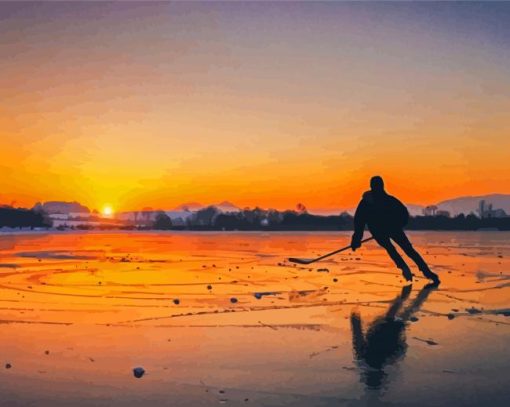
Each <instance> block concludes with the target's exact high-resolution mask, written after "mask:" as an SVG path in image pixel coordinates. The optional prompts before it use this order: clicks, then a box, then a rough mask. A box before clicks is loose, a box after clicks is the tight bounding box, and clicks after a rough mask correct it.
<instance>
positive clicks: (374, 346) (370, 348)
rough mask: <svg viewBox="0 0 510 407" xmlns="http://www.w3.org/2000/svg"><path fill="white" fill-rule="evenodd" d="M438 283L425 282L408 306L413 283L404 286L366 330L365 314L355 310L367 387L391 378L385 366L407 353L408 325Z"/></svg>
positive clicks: (356, 348) (355, 339) (355, 343)
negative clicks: (363, 321)
mask: <svg viewBox="0 0 510 407" xmlns="http://www.w3.org/2000/svg"><path fill="white" fill-rule="evenodd" d="M436 288H437V286H436V285H433V284H429V285H427V286H425V287H424V288H423V289H422V290H421V291H420V292H419V294H418V295H417V297H416V299H415V300H414V301H412V302H411V303H410V304H409V305H408V306H407V307H404V303H405V301H406V300H407V299H408V297H409V294H410V293H411V289H412V285H408V286H405V287H404V288H402V292H401V293H400V295H399V296H397V297H396V298H395V299H394V300H393V301H392V303H391V305H390V307H389V308H388V310H387V311H386V313H385V314H384V315H382V316H380V317H378V318H376V319H375V321H373V322H372V323H371V324H370V325H369V326H368V327H367V329H366V332H365V333H363V329H362V326H361V325H362V323H361V316H360V315H359V313H357V312H353V313H352V314H351V329H352V348H353V352H354V357H355V358H356V362H357V364H358V366H359V368H360V375H361V381H362V382H363V383H365V385H366V387H367V389H372V390H379V389H380V388H381V387H382V386H384V385H385V384H386V382H387V374H386V373H385V368H386V367H387V366H389V365H392V364H394V363H396V362H397V361H399V360H401V359H402V358H403V357H404V356H405V353H406V350H407V343H406V327H407V325H408V321H409V319H410V318H411V317H412V316H413V314H414V313H416V312H417V311H419V309H420V307H421V306H422V305H423V303H424V302H425V300H426V299H427V297H428V296H429V294H430V293H431V292H432V291H433V290H435V289H436Z"/></svg>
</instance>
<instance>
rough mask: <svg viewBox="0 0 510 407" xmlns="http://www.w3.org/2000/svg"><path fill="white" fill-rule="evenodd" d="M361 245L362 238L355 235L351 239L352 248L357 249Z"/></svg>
mask: <svg viewBox="0 0 510 407" xmlns="http://www.w3.org/2000/svg"><path fill="white" fill-rule="evenodd" d="M360 247H361V239H360V238H359V237H358V236H355V235H353V236H352V240H351V249H352V251H354V252H355V251H356V249H359V248H360Z"/></svg>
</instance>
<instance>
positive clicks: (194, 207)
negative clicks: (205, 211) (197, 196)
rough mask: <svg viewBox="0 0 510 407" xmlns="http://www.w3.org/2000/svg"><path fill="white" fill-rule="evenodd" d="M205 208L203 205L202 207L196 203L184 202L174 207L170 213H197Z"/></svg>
mask: <svg viewBox="0 0 510 407" xmlns="http://www.w3.org/2000/svg"><path fill="white" fill-rule="evenodd" d="M202 208H205V205H202V204H201V203H198V202H186V203H183V204H181V205H179V206H176V207H175V208H174V209H172V211H176V212H180V211H190V212H194V211H199V210H200V209H202Z"/></svg>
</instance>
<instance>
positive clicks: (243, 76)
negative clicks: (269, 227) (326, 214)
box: [0, 2, 510, 210]
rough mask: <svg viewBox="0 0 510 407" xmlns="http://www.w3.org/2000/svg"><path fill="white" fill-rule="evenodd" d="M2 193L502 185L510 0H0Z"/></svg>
mask: <svg viewBox="0 0 510 407" xmlns="http://www.w3.org/2000/svg"><path fill="white" fill-rule="evenodd" d="M0 174H1V178H0V203H7V204H10V203H15V205H16V206H32V205H33V204H34V203H35V202H36V201H47V200H77V201H80V202H81V203H83V204H85V205H88V206H89V207H90V208H91V209H92V208H98V209H100V208H101V207H103V206H104V205H105V204H109V205H111V206H112V207H113V208H114V210H129V209H140V208H143V207H153V208H164V209H170V208H172V207H174V206H176V205H178V204H181V203H183V202H187V201H197V202H202V203H215V202H220V201H223V200H229V201H231V202H233V203H235V204H236V205H238V206H255V205H259V206H262V207H266V208H267V207H273V208H277V209H284V208H294V207H295V205H296V204H297V203H298V202H302V203H304V204H305V205H306V206H307V207H308V208H309V209H312V210H331V209H336V208H345V207H351V206H353V205H355V204H356V203H357V201H358V199H359V196H360V194H361V193H362V191H363V190H365V189H367V186H368V185H367V184H368V179H369V177H370V176H371V175H374V174H380V175H382V176H383V177H385V179H386V182H387V187H388V191H389V192H390V193H393V194H395V195H398V196H399V197H400V198H401V199H403V200H404V201H406V202H408V203H418V204H426V203H433V202H437V201H439V200H442V199H446V198H450V197H455V196H459V195H478V194H485V193H492V192H500V193H510V3H479V4H478V3H433V4H431V3H419V4H416V3H405V4H395V3H393V4H370V3H357V4H348V3H315V2H312V3H278V4H276V3H242V4H241V3H207V4H204V3H170V4H161V3H155V4H147V3H145V4H143V3H139V4H137V3H87V4H85V3H80V4H77V3H74V2H71V3H51V4H41V3H39V4H37V3H34V4H31V3H0Z"/></svg>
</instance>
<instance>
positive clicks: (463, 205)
mask: <svg viewBox="0 0 510 407" xmlns="http://www.w3.org/2000/svg"><path fill="white" fill-rule="evenodd" d="M481 200H485V203H486V204H487V205H488V204H492V206H493V209H503V210H504V211H505V212H506V213H507V214H510V194H489V195H478V196H462V197H458V198H452V199H447V200H444V201H441V202H439V203H436V204H434V205H435V206H437V208H438V209H439V210H444V211H448V212H450V215H451V216H456V215H458V214H460V213H463V214H465V215H469V214H470V213H472V212H473V213H475V214H476V213H477V212H476V210H477V209H478V206H479V203H480V201H481ZM406 205H407V208H408V209H409V212H410V214H411V215H412V216H417V215H423V209H425V206H423V205H415V204H406ZM208 206H215V207H216V208H218V209H219V210H220V211H221V212H239V211H241V208H239V207H238V206H236V205H234V204H233V203H232V202H229V201H223V202H220V203H218V204H212V205H204V204H201V203H198V202H186V203H183V204H181V205H179V206H177V207H175V208H173V209H171V210H169V211H167V212H196V211H198V210H200V209H203V208H206V207H208ZM34 209H42V210H44V211H45V212H47V213H49V214H56V213H62V214H70V213H89V212H90V210H89V208H87V207H86V206H84V205H81V204H80V203H79V202H61V201H50V202H44V203H42V204H41V203H37V204H36V205H35V206H34ZM354 210H355V208H351V209H348V210H347V212H349V213H350V214H353V213H354ZM310 212H311V213H314V211H313V210H312V211H310ZM328 212H331V213H338V214H339V213H340V212H342V210H340V209H339V210H338V211H328ZM176 216H177V215H176Z"/></svg>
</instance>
